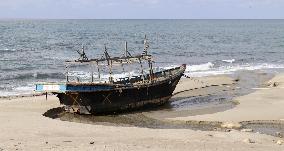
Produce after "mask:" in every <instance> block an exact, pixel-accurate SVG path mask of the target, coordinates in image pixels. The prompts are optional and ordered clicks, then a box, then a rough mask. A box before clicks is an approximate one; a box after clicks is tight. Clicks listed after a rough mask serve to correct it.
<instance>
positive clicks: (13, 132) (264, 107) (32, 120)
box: [0, 74, 284, 151]
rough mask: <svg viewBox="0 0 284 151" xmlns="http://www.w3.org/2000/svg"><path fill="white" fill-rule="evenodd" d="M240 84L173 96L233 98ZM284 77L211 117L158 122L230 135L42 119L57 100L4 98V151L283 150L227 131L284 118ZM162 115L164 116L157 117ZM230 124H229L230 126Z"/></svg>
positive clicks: (209, 81)
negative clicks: (214, 126) (206, 125)
mask: <svg viewBox="0 0 284 151" xmlns="http://www.w3.org/2000/svg"><path fill="white" fill-rule="evenodd" d="M237 81H238V80H236V79H234V78H231V77H228V76H211V77H205V78H195V79H190V80H189V79H183V80H182V81H181V82H180V83H179V85H178V87H177V88H176V91H175V92H174V94H175V96H173V101H174V100H175V99H177V98H181V97H183V98H186V97H193V96H194V97H197V96H208V95H212V92H214V93H218V92H219V91H222V92H225V93H230V92H231V91H233V90H234V89H236V86H235V83H237ZM283 90H284V74H278V75H276V76H275V77H274V78H273V79H271V80H270V81H268V82H266V86H265V87H261V88H255V89H254V92H253V93H250V94H247V95H244V96H238V97H235V98H233V99H232V102H234V103H235V106H233V107H232V108H229V109H226V110H224V111H214V112H212V113H210V114H209V113H208V114H204V113H203V114H200V115H191V116H186V114H180V116H178V115H179V114H175V117H167V116H163V117H162V116H161V117H157V115H155V112H154V111H153V113H152V112H150V113H151V114H150V113H145V114H144V115H149V116H150V115H151V116H152V117H156V118H159V119H163V120H166V121H174V122H176V121H180V122H184V121H191V122H192V121H194V122H200V121H208V122H210V121H215V122H220V123H221V124H222V125H223V126H224V124H226V123H227V126H224V127H225V128H226V131H222V130H216V131H201V130H192V129H174V128H172V129H167V128H164V129H152V128H143V127H134V126H116V125H107V124H86V123H79V122H68V121H62V120H60V119H58V118H57V119H52V118H48V117H45V116H43V115H42V114H44V113H45V112H46V111H47V110H49V109H52V108H56V107H59V106H60V104H59V101H58V99H57V98H56V97H55V96H49V97H48V99H47V100H45V96H34V97H18V98H12V99H11V98H2V99H1V101H0V122H1V124H0V130H1V134H0V136H1V137H0V142H1V143H0V150H155V151H156V150H202V151H205V150H206V151H207V150H208V151H209V150H214V151H216V150H220V151H221V150H224V151H228V150H259V151H260V150H263V151H264V150H276V151H277V150H279V151H280V150H284V144H283V145H281V144H282V143H283V140H284V139H282V138H280V137H275V136H271V135H267V134H261V133H257V132H250V130H244V129H243V128H242V127H241V126H240V127H237V128H235V127H234V126H231V128H230V126H228V125H229V124H230V123H233V124H236V123H239V122H243V121H256V120H261V121H271V120H273V121H279V122H281V120H283V119H284V111H283V105H284V93H282V92H283ZM157 113H161V112H157ZM228 123H229V124H228Z"/></svg>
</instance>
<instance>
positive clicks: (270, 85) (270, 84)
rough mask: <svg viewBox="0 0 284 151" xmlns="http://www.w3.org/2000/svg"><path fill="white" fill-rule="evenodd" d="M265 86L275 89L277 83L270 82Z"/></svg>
mask: <svg viewBox="0 0 284 151" xmlns="http://www.w3.org/2000/svg"><path fill="white" fill-rule="evenodd" d="M267 85H268V87H277V86H278V85H279V83H278V82H272V81H270V82H268V84H267Z"/></svg>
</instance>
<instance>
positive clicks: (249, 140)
mask: <svg viewBox="0 0 284 151" xmlns="http://www.w3.org/2000/svg"><path fill="white" fill-rule="evenodd" d="M243 142H244V143H248V144H252V143H255V141H253V140H252V139H249V138H246V139H244V140H243Z"/></svg>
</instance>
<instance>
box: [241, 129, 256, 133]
mask: <svg viewBox="0 0 284 151" xmlns="http://www.w3.org/2000/svg"><path fill="white" fill-rule="evenodd" d="M241 132H253V129H249V128H244V129H241Z"/></svg>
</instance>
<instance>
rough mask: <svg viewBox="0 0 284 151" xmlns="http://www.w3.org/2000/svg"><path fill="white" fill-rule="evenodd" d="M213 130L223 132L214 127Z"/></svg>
mask: <svg viewBox="0 0 284 151" xmlns="http://www.w3.org/2000/svg"><path fill="white" fill-rule="evenodd" d="M213 130H214V131H221V128H219V127H214V128H213Z"/></svg>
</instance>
